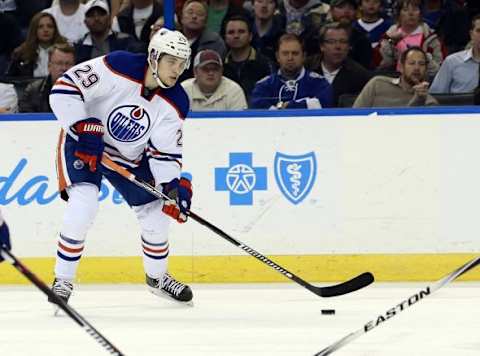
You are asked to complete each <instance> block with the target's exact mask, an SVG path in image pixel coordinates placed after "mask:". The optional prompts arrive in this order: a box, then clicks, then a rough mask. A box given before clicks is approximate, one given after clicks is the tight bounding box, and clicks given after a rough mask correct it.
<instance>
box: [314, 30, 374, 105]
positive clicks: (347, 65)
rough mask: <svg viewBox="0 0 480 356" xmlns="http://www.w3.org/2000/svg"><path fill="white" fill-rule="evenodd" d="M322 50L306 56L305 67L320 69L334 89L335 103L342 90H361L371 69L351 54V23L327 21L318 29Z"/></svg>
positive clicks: (349, 91)
mask: <svg viewBox="0 0 480 356" xmlns="http://www.w3.org/2000/svg"><path fill="white" fill-rule="evenodd" d="M319 47H320V48H319V53H318V54H316V55H314V56H311V57H309V58H307V62H306V64H305V67H306V68H307V69H309V70H311V71H313V72H317V73H318V74H320V75H323V77H324V78H325V79H326V80H327V81H328V82H329V83H330V85H331V86H332V89H333V102H334V106H338V101H339V97H340V96H341V95H342V94H358V93H360V91H361V90H362V88H363V87H364V86H365V84H367V82H368V81H369V80H370V78H371V73H370V72H369V71H368V70H366V69H365V68H363V67H362V66H361V65H360V64H359V63H357V62H356V61H354V60H353V59H352V58H350V56H349V51H350V40H349V27H348V25H346V24H343V23H340V22H332V23H328V24H326V25H324V26H323V27H322V28H321V29H320V31H319Z"/></svg>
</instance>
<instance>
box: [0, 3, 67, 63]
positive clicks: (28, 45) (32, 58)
mask: <svg viewBox="0 0 480 356" xmlns="http://www.w3.org/2000/svg"><path fill="white" fill-rule="evenodd" d="M44 17H48V18H50V20H52V23H53V28H54V29H53V38H52V43H51V44H54V43H67V40H66V39H65V38H64V37H63V36H62V35H60V32H59V31H58V26H57V22H56V21H55V18H54V17H53V16H52V15H51V14H49V13H47V12H39V13H37V14H35V16H33V17H32V19H31V21H30V25H29V26H28V32H27V38H26V39H25V41H24V42H23V43H22V44H21V45H20V46H19V47H17V48H16V49H15V51H14V53H13V58H14V59H16V60H18V59H21V60H23V61H25V62H29V63H36V62H37V59H38V47H39V46H40V43H39V41H38V36H37V29H38V24H39V23H40V20H41V19H43V18H44ZM2 36H3V35H2Z"/></svg>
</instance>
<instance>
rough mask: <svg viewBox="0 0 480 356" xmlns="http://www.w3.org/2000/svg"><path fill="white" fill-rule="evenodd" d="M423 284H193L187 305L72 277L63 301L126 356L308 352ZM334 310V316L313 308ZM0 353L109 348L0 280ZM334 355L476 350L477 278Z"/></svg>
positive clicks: (32, 294) (418, 355)
mask: <svg viewBox="0 0 480 356" xmlns="http://www.w3.org/2000/svg"><path fill="white" fill-rule="evenodd" d="M430 284H431V283H429V282H426V283H415V284H399V283H391V284H389V283H375V284H373V285H371V286H369V287H367V288H365V289H363V290H361V291H359V292H355V293H352V294H349V295H346V296H342V297H336V298H329V299H326V298H319V297H317V296H315V295H314V294H311V293H310V292H309V291H307V290H306V289H303V288H302V287H300V286H298V285H295V284H291V283H285V284H255V285H245V284H238V285H225V284H220V285H212V284H209V285H206V284H196V285H195V284H194V285H192V288H193V291H194V302H195V305H194V306H193V307H190V306H184V305H178V304H176V303H173V302H170V301H167V300H165V299H162V298H159V297H157V296H154V295H152V294H150V293H149V292H147V291H146V288H145V287H144V286H142V285H107V286H105V285H102V286H96V285H80V286H77V287H76V290H75V295H74V296H73V297H72V299H71V305H72V306H73V307H74V308H75V309H76V310H77V311H78V312H79V313H80V314H81V315H82V316H83V317H84V318H86V319H87V320H88V321H89V322H90V323H91V324H92V325H93V326H94V327H95V328H96V329H97V330H98V331H100V332H101V333H102V334H103V335H104V336H106V337H107V338H108V339H109V340H110V341H111V342H112V343H113V344H114V345H115V346H116V347H117V348H118V349H120V350H121V351H122V352H123V353H124V354H125V355H131V356H135V355H171V356H174V355H175V356H187V355H188V356H200V355H205V356H206V355H208V356H234V355H235V356H236V355H258V356H270V355H276V356H281V355H284V356H287V355H288V356H312V355H314V354H315V353H316V352H318V351H320V350H321V349H323V348H324V347H326V346H328V345H329V344H331V343H332V342H334V341H336V340H337V339H339V338H341V337H343V336H345V335H346V334H347V333H349V332H351V331H355V330H357V329H358V328H361V327H362V326H363V325H364V324H365V323H366V322H368V321H370V320H372V319H376V317H377V316H378V315H380V314H382V313H383V312H385V311H386V310H387V309H389V308H391V307H393V306H395V305H396V304H398V303H400V302H402V301H403V300H405V299H407V298H408V297H410V296H411V295H413V294H415V293H416V292H418V291H419V290H420V289H423V288H424V287H425V286H427V285H430ZM325 308H335V309H336V315H334V316H328V315H322V314H321V309H325ZM0 355H1V356H16V355H21V356H24V355H28V356H30V355H39V356H40V355H45V356H47V355H48V356H55V355H59V356H60V355H61V356H80V355H81V356H85V355H88V356H94V355H108V352H106V351H105V350H104V349H103V348H102V347H101V346H100V345H99V344H97V343H96V342H95V340H94V339H93V338H92V337H90V336H89V335H88V334H87V333H85V331H84V330H83V329H82V328H80V327H79V326H77V325H76V323H74V322H73V320H72V319H70V318H69V317H67V316H65V315H63V316H60V317H54V316H53V312H52V307H51V305H50V304H48V303H47V302H46V297H45V296H44V294H43V293H41V292H40V291H39V290H37V289H36V288H35V287H33V286H0ZM334 355H339V356H341V355H344V356H387V355H388V356H400V355H402V356H404V355H408V356H431V355H435V356H447V355H448V356H452V355H455V356H479V355H480V283H471V282H463V283H462V282H455V283H453V284H450V285H447V286H446V287H444V288H442V289H440V290H438V291H437V292H435V293H434V294H432V295H431V296H429V297H428V298H425V299H424V300H422V301H420V302H418V303H417V304H415V305H413V306H412V307H411V308H408V309H406V310H405V311H404V312H402V313H400V314H398V315H397V316H396V317H394V318H393V319H390V320H388V321H386V322H385V323H384V324H382V325H380V326H379V327H378V328H376V329H374V330H372V331H371V332H368V333H367V334H365V335H362V336H361V337H360V338H358V339H357V340H355V341H353V342H352V343H351V344H349V345H347V346H345V347H344V348H342V349H340V350H338V351H337V352H335V353H334Z"/></svg>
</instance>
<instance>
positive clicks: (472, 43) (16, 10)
mask: <svg viewBox="0 0 480 356" xmlns="http://www.w3.org/2000/svg"><path fill="white" fill-rule="evenodd" d="M478 3H479V2H477V1H469V0H328V1H327V0H323V1H322V0H231V1H228V0H210V1H208V2H207V1H204V0H181V1H176V2H175V6H176V16H175V23H176V27H177V30H179V31H181V32H182V33H183V34H184V35H185V36H186V37H187V39H188V41H189V42H190V46H191V49H192V61H191V64H190V67H189V68H187V70H186V71H185V72H184V73H183V74H182V76H181V78H180V79H179V80H180V82H181V84H182V86H183V87H184V88H185V90H186V92H187V94H188V96H189V98H190V103H191V109H192V110H243V109H247V108H253V109H271V110H279V109H286V108H325V107H346V106H353V107H381V106H385V107H389V106H422V105H438V104H442V103H447V104H448V100H446V99H445V98H447V99H450V102H452V103H458V101H455V100H454V99H452V98H455V96H460V97H461V98H462V100H463V102H462V103H466V104H468V103H471V104H474V103H475V104H478V103H479V101H480V94H479V93H480V89H478V87H479V79H480V17H479V15H478V14H479V13H480V5H478ZM162 26H163V4H162V1H157V0H127V1H122V0H110V1H107V0H90V1H81V0H54V1H51V0H0V33H1V36H0V82H1V83H0V113H1V112H17V111H20V112H48V111H51V110H50V107H49V104H48V94H49V92H50V89H51V87H52V85H53V83H54V82H55V81H56V80H57V79H58V78H59V77H60V76H61V75H62V74H63V73H64V72H65V71H66V70H68V69H69V68H70V67H72V66H73V65H75V64H76V63H80V62H83V61H86V60H89V59H91V58H95V57H98V56H101V55H105V54H108V53H109V52H112V51H116V50H127V51H131V52H136V53H146V50H147V47H148V42H149V39H150V37H151V36H152V34H153V33H155V32H156V31H158V29H159V28H161V27H162Z"/></svg>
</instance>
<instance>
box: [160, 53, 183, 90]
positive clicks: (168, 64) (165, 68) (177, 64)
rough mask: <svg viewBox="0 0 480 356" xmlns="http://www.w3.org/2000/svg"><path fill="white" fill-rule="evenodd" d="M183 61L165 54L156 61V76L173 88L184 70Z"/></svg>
mask: <svg viewBox="0 0 480 356" xmlns="http://www.w3.org/2000/svg"><path fill="white" fill-rule="evenodd" d="M185 63H186V61H185V59H182V58H179V57H175V56H172V55H170V54H165V55H163V56H162V58H160V60H159V61H158V76H159V77H160V80H161V81H162V82H163V83H164V84H166V85H167V86H173V85H175V83H176V82H177V80H178V77H180V75H181V74H182V73H183V70H184V68H185Z"/></svg>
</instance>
